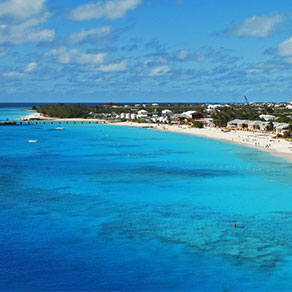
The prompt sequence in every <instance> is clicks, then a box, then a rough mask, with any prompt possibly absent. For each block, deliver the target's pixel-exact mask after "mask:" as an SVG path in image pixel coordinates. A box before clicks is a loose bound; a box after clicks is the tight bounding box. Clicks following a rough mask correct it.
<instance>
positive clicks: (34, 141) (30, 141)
mask: <svg viewBox="0 0 292 292" xmlns="http://www.w3.org/2000/svg"><path fill="white" fill-rule="evenodd" d="M37 142H38V140H28V143H37Z"/></svg>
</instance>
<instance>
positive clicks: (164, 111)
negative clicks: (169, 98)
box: [161, 109, 172, 116]
mask: <svg viewBox="0 0 292 292" xmlns="http://www.w3.org/2000/svg"><path fill="white" fill-rule="evenodd" d="M161 114H162V115H163V116H167V115H171V114H172V111H171V110H168V109H165V110H163V111H162V112H161Z"/></svg>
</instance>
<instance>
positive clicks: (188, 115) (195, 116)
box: [180, 111, 203, 120]
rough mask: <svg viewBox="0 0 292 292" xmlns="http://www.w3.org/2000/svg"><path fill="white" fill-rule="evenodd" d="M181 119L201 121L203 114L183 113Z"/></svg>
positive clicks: (194, 112) (195, 112)
mask: <svg viewBox="0 0 292 292" xmlns="http://www.w3.org/2000/svg"><path fill="white" fill-rule="evenodd" d="M180 118H186V119H192V120H194V119H201V118H203V114H202V113H199V112H197V111H187V112H183V113H182V114H181V115H180Z"/></svg>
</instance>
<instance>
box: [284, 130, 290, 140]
mask: <svg viewBox="0 0 292 292" xmlns="http://www.w3.org/2000/svg"><path fill="white" fill-rule="evenodd" d="M283 137H284V138H286V139H287V138H291V132H290V131H285V132H284V133H283Z"/></svg>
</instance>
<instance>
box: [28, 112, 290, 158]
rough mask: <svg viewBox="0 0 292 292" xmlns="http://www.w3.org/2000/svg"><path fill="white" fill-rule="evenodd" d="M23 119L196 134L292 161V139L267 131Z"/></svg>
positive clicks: (34, 114)
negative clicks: (87, 123)
mask: <svg viewBox="0 0 292 292" xmlns="http://www.w3.org/2000/svg"><path fill="white" fill-rule="evenodd" d="M22 120H30V121H33V120H43V121H51V122H52V121H55V122H99V123H104V124H109V125H113V126H127V127H139V128H143V127H149V128H150V129H152V130H158V131H168V132H174V133H181V134H188V135H194V136H200V137H205V138H209V139H216V140H221V141H225V142H228V143H233V144H239V145H242V146H247V147H252V148H255V149H258V150H262V151H266V152H269V153H271V154H273V155H276V156H280V157H282V158H285V159H287V160H289V161H291V162H292V140H291V141H288V140H285V139H279V138H275V136H276V135H275V134H273V133H267V132H263V133H262V132H252V131H242V130H228V131H226V130H224V129H222V128H213V127H212V128H202V129H198V128H192V127H190V126H187V125H177V124H175V125H169V124H155V123H135V122H114V121H109V120H100V119H81V118H74V119H56V118H47V117H44V116H42V115H41V114H38V113H33V114H29V115H27V116H25V117H22Z"/></svg>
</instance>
